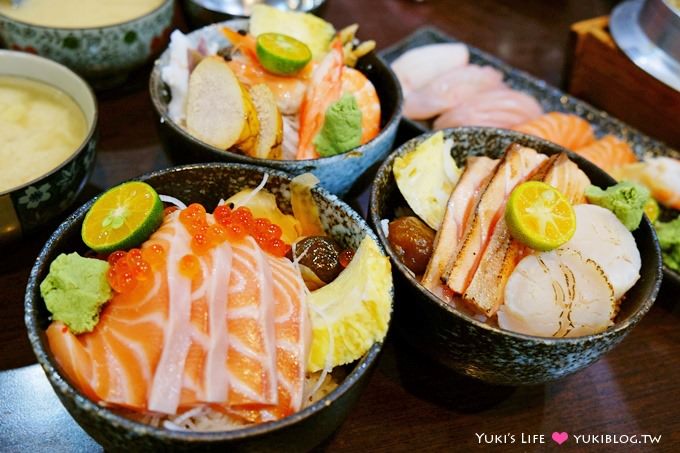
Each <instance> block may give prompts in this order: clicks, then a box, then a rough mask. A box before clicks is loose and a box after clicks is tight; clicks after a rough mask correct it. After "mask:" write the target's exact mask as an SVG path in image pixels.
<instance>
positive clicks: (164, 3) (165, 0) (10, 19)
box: [0, 0, 174, 33]
mask: <svg viewBox="0 0 680 453" xmlns="http://www.w3.org/2000/svg"><path fill="white" fill-rule="evenodd" d="M168 3H172V4H174V0H163V1H162V2H161V4H160V5H158V6H157V7H155V8H154V9H152V10H151V11H149V12H146V13H144V14H142V15H141V16H138V17H134V18H132V19H128V20H125V21H123V22H118V23H115V24H110V25H102V26H99V27H70V28H69V27H50V26H48V25H38V24H32V23H30V22H24V21H22V20H18V19H15V18H13V17H9V16H7V15H5V14H2V13H0V21H2V20H6V21H8V22H14V23H17V24H21V25H23V26H25V27H35V28H39V29H42V30H59V31H63V32H71V33H73V32H78V31H80V32H83V31H91V30H107V29H112V28H116V27H120V26H123V25H131V24H133V23H135V22H138V21H142V20H144V19H146V18H148V17H149V16H152V15H154V14H156V13H158V12H159V11H160V10H161V9H163V8H165V7H166V6H167V4H168Z"/></svg>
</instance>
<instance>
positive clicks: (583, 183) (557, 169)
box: [543, 154, 590, 205]
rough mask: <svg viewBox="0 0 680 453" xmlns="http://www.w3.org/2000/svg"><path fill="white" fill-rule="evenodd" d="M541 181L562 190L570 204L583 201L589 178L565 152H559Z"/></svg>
mask: <svg viewBox="0 0 680 453" xmlns="http://www.w3.org/2000/svg"><path fill="white" fill-rule="evenodd" d="M543 181H544V182H545V183H547V184H550V185H551V186H553V187H555V188H556V189H557V190H559V191H560V192H562V195H564V196H565V197H566V198H567V200H569V203H571V204H572V205H576V204H581V203H585V201H586V197H585V191H586V187H588V186H589V185H590V179H589V178H588V176H586V174H585V173H583V171H582V170H581V169H580V168H578V165H576V164H575V163H574V162H572V161H571V160H570V159H569V156H567V155H566V154H560V155H559V157H558V158H557V162H555V165H553V166H552V168H550V170H549V171H548V174H547V175H546V176H545V178H544V179H543Z"/></svg>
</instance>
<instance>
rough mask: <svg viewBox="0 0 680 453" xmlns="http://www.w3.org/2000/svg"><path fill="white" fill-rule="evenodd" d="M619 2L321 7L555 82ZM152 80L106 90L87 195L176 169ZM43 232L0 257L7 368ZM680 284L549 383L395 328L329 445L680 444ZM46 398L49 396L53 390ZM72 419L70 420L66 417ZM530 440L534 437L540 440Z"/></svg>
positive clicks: (21, 353) (351, 2) (17, 354)
mask: <svg viewBox="0 0 680 453" xmlns="http://www.w3.org/2000/svg"><path fill="white" fill-rule="evenodd" d="M614 3H616V2H615V1H613V0H610V1H607V0H592V1H589V2H583V1H578V0H572V1H567V0H562V1H559V2H545V1H542V0H532V1H523V2H512V1H510V0H495V1H494V0H469V1H468V0H457V1H444V0H440V1H435V0H426V1H424V2H415V1H411V0H370V1H369V0H362V1H359V0H331V1H330V3H329V5H328V8H327V10H326V13H325V15H326V17H327V18H328V19H330V20H331V21H332V22H333V23H334V24H335V25H336V26H338V27H341V26H344V25H347V24H350V23H354V22H357V23H359V24H360V27H361V28H360V35H361V36H362V37H364V38H366V37H371V38H374V39H376V41H377V42H378V46H379V47H380V48H384V47H387V46H389V45H390V44H393V43H394V42H396V41H397V40H399V39H401V38H402V37H404V36H406V35H407V34H409V33H411V32H412V31H414V30H415V29H416V28H418V27H420V26H422V25H426V24H432V25H436V26H438V27H440V28H441V29H443V30H444V31H446V32H448V33H449V34H451V35H454V36H456V37H457V38H459V39H461V40H463V41H466V42H468V43H470V44H472V45H475V46H477V47H479V48H481V49H483V50H485V51H487V52H490V53H492V54H495V55H497V56H499V57H501V58H502V59H504V60H506V61H507V62H508V63H510V64H512V65H514V66H517V67H519V68H521V69H524V70H526V71H528V72H530V73H532V74H534V75H536V76H538V77H541V78H544V79H545V80H547V81H548V82H550V83H552V84H556V85H560V84H561V77H562V69H563V66H564V61H565V50H566V48H567V40H568V30H569V25H570V24H571V23H573V22H575V21H577V20H582V19H584V18H588V17H593V16H597V15H602V14H607V13H608V12H609V11H610V10H611V8H612V6H613V5H614ZM147 75H148V73H142V74H140V76H139V77H137V78H136V79H135V80H132V81H131V83H130V85H129V86H128V87H126V88H125V89H124V90H120V91H117V92H114V93H104V94H101V95H100V96H99V108H100V127H101V140H100V145H99V154H98V157H97V165H96V169H95V172H94V175H93V177H92V180H91V182H90V184H89V185H88V186H87V188H86V190H85V193H84V194H83V196H82V197H81V198H82V200H83V201H84V200H86V199H87V198H89V197H91V196H92V195H93V194H95V193H97V192H99V191H101V190H102V189H104V188H107V187H109V186H111V185H113V184H115V183H118V182H120V181H121V180H123V179H126V178H130V177H133V176H135V175H138V174H140V173H142V172H146V171H149V170H154V169H158V168H162V167H165V166H167V165H168V161H167V159H166V157H165V155H164V154H163V152H162V150H161V147H160V145H159V141H158V137H157V135H156V130H155V124H154V119H153V115H152V107H151V102H150V100H149V96H148V94H147V90H146V81H147ZM48 233H49V231H46V232H44V233H43V234H39V235H38V236H36V237H34V238H32V239H30V240H26V241H24V242H23V243H21V244H17V245H15V246H12V247H11V248H10V249H9V250H3V251H1V252H0V253H2V255H1V256H2V259H1V260H0V325H2V329H0V370H9V369H12V368H16V367H21V366H25V365H29V364H32V363H34V358H33V354H32V352H31V350H30V346H29V344H28V341H27V339H26V335H25V329H24V324H23V295H24V287H25V284H26V280H27V277H28V273H29V270H30V267H31V266H32V264H33V261H34V259H35V257H36V255H37V253H38V251H39V249H40V247H41V246H42V244H43V242H44V240H45V238H46V236H47V234H48ZM678 289H679V288H677V287H676V288H672V287H670V285H669V283H666V284H665V285H664V287H663V288H662V292H661V294H660V296H659V298H658V300H657V302H656V304H655V305H654V307H653V308H652V310H651V311H650V312H649V314H648V315H647V316H646V317H645V318H644V319H643V321H642V322H641V324H640V325H639V326H638V327H637V328H636V329H635V330H634V331H633V332H632V333H631V334H630V335H629V336H628V337H627V338H626V339H625V340H624V341H623V342H622V343H621V344H620V345H619V346H618V347H617V348H616V349H615V350H614V351H612V352H611V353H610V354H608V355H607V356H606V357H605V358H603V359H602V360H600V361H599V362H597V363H596V364H594V365H593V366H591V367H590V368H588V369H586V370H585V371H582V372H580V373H577V374H576V375H574V376H571V377H569V378H567V379H564V380H562V381H560V382H556V383H553V384H549V385H544V386H534V387H522V388H503V387H492V386H487V385H484V384H482V383H479V382H475V381H470V380H467V379H463V378H461V377H458V376H456V375H454V374H451V373H450V372H448V371H447V370H445V369H442V368H440V367H438V366H437V365H436V364H432V363H429V362H427V361H425V360H423V359H422V358H420V357H418V356H417V355H416V354H414V353H413V352H412V351H411V350H410V349H409V348H408V346H407V345H404V344H402V342H400V341H399V339H398V338H396V336H395V335H391V336H390V338H389V339H388V341H387V344H386V345H385V352H384V354H383V355H382V358H381V360H380V364H379V366H378V369H377V370H376V372H375V374H374V375H373V377H372V380H371V382H370V384H369V386H368V388H367V389H366V391H365V393H364V395H363V397H362V399H361V401H360V402H359V403H358V404H357V406H356V408H355V409H354V411H353V412H352V414H351V417H350V419H348V420H347V421H346V422H345V423H344V424H343V425H342V427H341V428H340V430H339V431H338V432H337V433H336V434H335V436H334V437H332V438H331V439H329V440H328V441H327V442H326V443H325V444H324V445H323V446H322V447H321V448H322V449H325V450H328V451H344V450H347V451H354V450H356V451H416V450H428V451H458V450H469V449H476V448H481V447H486V448H494V449H496V450H498V451H505V450H518V451H519V450H522V451H541V450H547V449H550V448H555V447H557V444H555V443H554V442H553V441H552V440H551V434H552V433H553V432H555V431H557V432H562V431H564V432H568V433H570V435H571V437H570V439H569V440H568V441H567V443H566V444H564V445H562V447H561V448H563V449H569V450H577V449H580V450H584V451H586V450H587V451H605V450H614V449H616V451H618V450H619V449H621V450H627V451H641V450H643V451H652V450H657V451H680V410H679V409H678V407H680V406H679V405H678V399H677V398H678V397H680V373H679V371H680V309H679V307H678V304H677V303H676V300H677V291H678ZM37 371H39V370H37ZM37 371H36V370H34V371H28V370H23V371H20V372H17V374H15V375H14V376H15V377H16V376H21V375H22V374H21V373H33V376H34V379H37V380H38V381H39V382H40V383H41V385H43V386H44V385H46V384H45V383H44V382H42V381H40V380H41V379H43V380H44V378H43V377H42V375H41V374H39V375H36V373H37ZM36 376H37V377H36ZM13 379H15V380H19V381H21V378H13ZM45 381H46V380H45ZM41 388H42V387H41ZM3 390H4V389H0V392H2V391H3ZM27 395H31V393H30V392H28V393H27ZM47 397H53V396H52V395H51V393H50V392H49V391H48V392H47ZM54 401H55V403H54V404H57V403H56V399H54ZM7 404H8V403H4V405H3V403H1V402H0V408H2V413H0V450H3V448H2V445H3V444H2V439H3V424H4V423H6V422H3V419H5V418H6V417H8V416H9V414H14V416H17V415H21V416H22V417H31V416H33V415H34V414H30V413H26V412H27V411H28V410H29V409H28V408H29V407H33V406H31V405H30V403H29V402H24V401H23V400H17V401H15V402H14V403H13V404H11V405H9V406H8V405H7ZM51 410H55V411H56V410H61V408H60V407H58V406H57V407H56V408H54V407H53V408H52V409H51ZM65 420H66V422H70V419H69V418H68V417H65ZM66 422H64V421H61V422H60V423H66ZM70 429H77V428H75V427H73V428H70ZM482 433H486V434H487V435H494V434H495V435H506V437H505V438H504V440H505V441H506V442H510V441H511V440H512V438H513V437H514V443H512V444H510V443H507V444H503V445H500V444H499V443H498V442H496V444H495V445H484V443H483V442H482V444H481V445H480V443H479V440H478V436H477V434H479V435H481V434H482ZM64 434H67V433H64ZM575 434H578V435H589V434H590V435H606V434H610V435H614V434H617V435H628V436H630V435H634V434H637V435H638V438H640V436H641V435H642V434H650V435H661V436H662V439H661V442H660V444H659V445H656V446H651V445H613V444H609V445H602V444H599V445H584V444H580V445H577V444H576V443H575V440H574V437H573V436H574V435H575ZM80 435H82V432H81V434H80ZM511 435H512V436H511ZM533 435H543V441H544V442H545V444H542V443H531V444H529V443H522V441H523V440H528V439H529V438H530V436H533ZM522 436H523V437H522ZM21 439H22V438H19V441H21ZM48 439H53V440H49V441H48ZM54 439H56V440H54ZM487 439H490V436H489V437H487ZM531 439H534V440H535V441H536V438H535V437H531ZM25 440H26V446H28V445H31V446H33V445H38V444H36V442H43V445H44V446H45V447H50V446H53V447H56V446H57V445H56V444H52V442H56V443H57V444H58V445H59V447H63V448H64V449H68V446H69V444H68V442H69V438H68V436H66V438H64V436H57V437H54V438H50V437H46V438H45V440H42V439H41V438H40V436H36V433H32V432H27V433H26V434H25ZM499 440H503V439H499ZM539 440H540V439H539ZM79 445H81V446H82V445H84V444H79ZM87 445H89V446H90V447H92V445H91V444H87ZM15 447H16V448H17V449H23V448H20V446H19V445H15ZM72 448H74V449H75V445H74V446H72Z"/></svg>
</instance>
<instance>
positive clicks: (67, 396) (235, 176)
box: [24, 163, 382, 452]
mask: <svg viewBox="0 0 680 453" xmlns="http://www.w3.org/2000/svg"><path fill="white" fill-rule="evenodd" d="M264 172H267V173H268V174H269V180H268V182H267V185H266V189H267V190H268V191H270V192H271V193H273V194H274V195H275V196H276V199H277V203H278V205H279V207H280V208H281V209H282V210H283V211H286V212H288V213H290V191H289V189H288V186H289V183H290V178H289V177H288V176H287V175H286V174H284V173H282V172H279V171H273V170H267V169H264V168H258V167H254V166H251V165H242V164H224V163H213V164H195V165H187V166H184V167H176V168H170V169H166V170H161V171H157V172H154V173H149V174H147V175H144V176H141V177H140V178H139V179H140V180H143V181H146V182H147V183H149V184H151V185H152V186H153V187H154V188H155V189H156V190H157V191H158V192H159V193H162V194H166V195H171V196H174V197H177V198H179V199H180V200H183V201H185V202H187V203H189V202H198V203H202V204H204V205H205V206H211V207H212V206H215V205H216V204H217V203H218V201H219V200H220V199H226V198H228V197H229V196H231V195H233V194H235V193H237V192H238V191H240V190H242V189H244V188H247V187H255V186H257V185H258V184H259V183H260V181H261V180H262V176H263V174H264ZM312 192H313V196H314V200H315V201H316V203H317V205H318V206H319V210H320V212H321V219H322V222H323V224H324V227H325V229H326V231H329V232H331V235H332V236H333V237H334V239H336V240H337V241H338V242H339V243H340V245H341V246H342V247H352V248H356V247H358V246H359V243H360V242H361V240H362V239H363V237H364V236H365V235H367V234H368V235H370V236H371V237H372V238H373V239H374V240H376V241H378V239H377V237H376V236H375V235H374V234H373V232H372V231H371V229H370V228H369V227H368V225H367V224H366V222H365V221H364V220H363V219H362V218H361V217H360V216H359V215H358V214H357V213H356V212H354V211H353V210H352V209H351V208H350V207H349V206H347V205H346V204H345V203H344V202H342V201H340V200H338V199H337V197H335V196H334V195H332V194H330V193H328V192H327V191H326V190H324V189H319V188H315V189H313V191H312ZM93 202H94V200H91V201H90V202H88V203H86V204H85V205H83V206H82V207H81V208H79V209H78V210H77V211H76V212H75V213H73V214H72V215H71V216H70V217H69V218H68V219H66V221H64V223H62V224H61V225H60V226H59V227H58V228H57V230H56V231H55V232H54V234H53V235H52V236H51V237H50V239H49V240H48V241H47V243H46V244H45V247H44V248H43V249H42V251H41V252H40V255H39V256H38V258H37V260H36V264H35V266H34V267H33V269H32V270H31V275H30V277H29V280H28V286H27V288H26V298H25V302H24V307H25V321H26V327H27V330H28V337H29V340H30V342H31V345H32V347H33V351H34V352H35V355H36V357H37V359H38V363H40V365H41V366H42V367H43V369H44V370H45V374H46V375H47V377H48V379H49V381H50V384H52V387H53V388H54V390H55V392H56V393H57V396H58V397H59V399H60V400H61V402H62V403H63V404H64V406H65V407H66V409H67V410H68V411H69V413H70V414H71V416H73V418H74V419H75V420H76V421H77V422H78V423H79V424H80V425H81V426H82V427H83V429H84V430H85V431H87V433H88V434H89V435H90V436H92V437H93V438H94V439H95V440H96V441H97V442H99V443H100V444H102V445H103V446H104V447H105V448H106V449H107V450H111V451H122V450H125V451H167V450H172V451H175V450H182V451H184V450H188V451H200V452H204V451H225V450H226V449H228V450H229V451H272V452H282V451H307V450H309V449H311V448H313V447H314V446H316V445H318V444H319V443H321V442H322V441H323V440H324V439H325V438H327V437H328V436H329V435H330V434H331V433H332V432H333V431H335V429H336V428H337V427H338V426H340V424H341V423H342V422H343V420H344V419H345V417H346V416H347V415H348V413H349V411H350V409H351V407H352V406H353V405H354V403H355V402H356V401H357V399H358V398H359V395H360V394H361V392H362V390H363V388H364V387H365V386H366V383H367V382H368V379H369V377H370V374H371V372H372V370H373V368H374V366H375V364H376V361H377V358H378V355H379V353H380V350H381V348H382V344H380V343H376V344H375V345H373V347H371V349H370V350H369V351H368V352H367V353H366V354H365V355H364V357H363V358H361V359H360V360H359V361H358V362H356V363H355V364H353V365H350V366H349V367H350V368H349V369H348V375H347V377H346V378H345V379H344V380H343V381H342V382H341V383H340V385H339V387H338V388H336V389H335V390H334V391H333V392H331V393H330V394H329V395H327V396H326V397H325V398H323V399H321V400H320V401H318V402H316V403H314V404H313V405H311V406H309V407H307V408H305V409H303V410H301V411H300V412H298V413H296V414H293V415H291V416H289V417H286V418H284V419H282V420H279V421H277V422H273V423H265V424H260V425H255V426H253V427H249V428H245V429H239V430H235V431H228V432H211V433H198V432H188V431H170V430H167V429H159V428H153V427H151V426H149V425H145V424H142V423H138V422H134V421H131V420H130V419H127V418H124V417H121V416H120V415H117V414H116V413H114V412H112V411H111V410H109V409H106V408H104V407H102V406H99V405H98V404H96V403H93V402H92V401H90V400H89V399H88V398H86V397H85V396H83V395H82V394H81V393H80V392H79V391H78V390H76V389H75V388H74V387H73V386H72V385H71V384H70V382H69V381H68V380H67V379H65V378H64V377H63V376H62V374H61V373H60V371H59V367H58V365H57V364H56V362H55V361H54V358H53V356H52V354H51V353H50V351H49V348H48V346H47V340H46V338H45V329H46V328H47V326H48V325H49V318H48V312H47V309H46V308H45V303H44V301H43V299H42V298H41V296H40V288H39V285H40V282H42V280H43V279H44V278H45V276H46V275H47V273H48V271H49V265H50V263H51V262H52V260H54V259H55V258H56V256H57V255H59V254H60V253H65V252H73V251H78V252H80V253H84V252H85V251H86V247H85V246H84V244H83V243H82V241H81V239H80V228H81V224H82V221H83V218H84V217H85V213H86V212H87V210H88V209H89V208H90V206H92V203H93Z"/></svg>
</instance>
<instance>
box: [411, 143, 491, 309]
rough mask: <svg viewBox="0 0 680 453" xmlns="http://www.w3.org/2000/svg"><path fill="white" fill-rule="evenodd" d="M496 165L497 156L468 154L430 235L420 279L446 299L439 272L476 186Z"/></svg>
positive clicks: (476, 194)
mask: <svg viewBox="0 0 680 453" xmlns="http://www.w3.org/2000/svg"><path fill="white" fill-rule="evenodd" d="M497 165H498V160H497V159H490V158H488V157H486V156H480V157H471V158H468V161H467V165H466V167H465V170H464V171H463V174H462V175H461V177H460V180H459V181H458V184H456V186H455V187H454V189H453V192H452V193H451V195H450V197H449V200H448V202H447V204H446V211H445V214H444V220H443V221H442V224H441V226H440V228H439V230H437V235H436V236H435V239H434V252H433V253H432V257H430V261H429V262H428V263H427V269H426V270H425V275H423V279H422V281H421V283H422V284H423V286H425V287H426V288H427V289H429V290H430V291H432V292H433V293H435V294H437V295H438V296H440V297H442V298H444V299H446V300H449V299H450V298H448V297H446V294H447V293H446V292H445V291H444V285H443V284H442V281H441V277H442V274H443V273H444V270H445V268H446V265H447V264H448V262H449V260H450V259H451V256H452V255H453V253H454V252H455V251H456V246H457V244H458V241H459V240H460V238H461V236H462V235H463V228H464V226H465V221H466V220H467V217H468V215H469V214H470V211H471V210H472V209H471V208H472V207H473V206H474V204H475V202H476V199H477V198H478V197H479V192H480V188H481V187H482V186H483V185H484V182H485V181H488V179H489V178H490V177H491V175H492V174H493V171H494V169H495V168H496V166H497Z"/></svg>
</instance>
